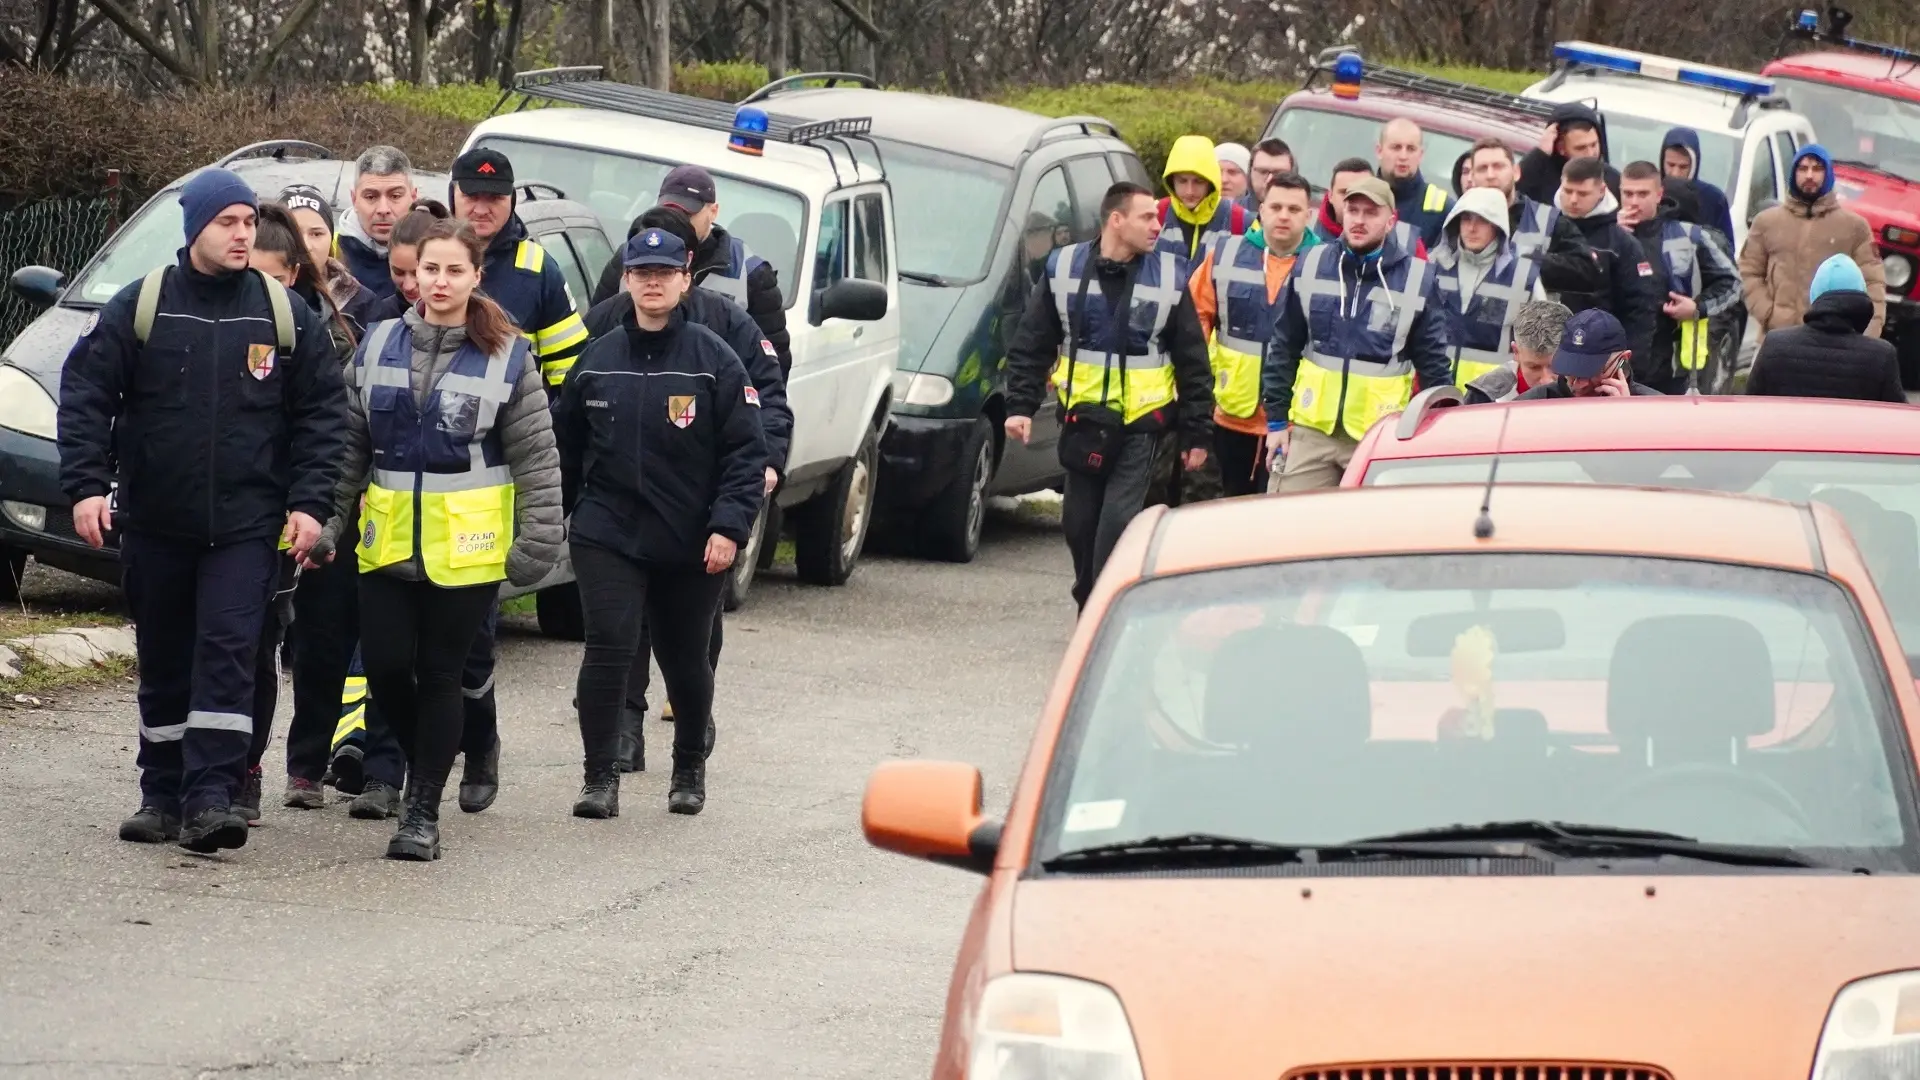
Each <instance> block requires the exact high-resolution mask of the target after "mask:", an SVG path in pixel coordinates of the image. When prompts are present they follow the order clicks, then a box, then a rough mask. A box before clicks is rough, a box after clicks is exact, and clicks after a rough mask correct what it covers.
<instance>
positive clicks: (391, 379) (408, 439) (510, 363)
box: [354, 319, 530, 587]
mask: <svg viewBox="0 0 1920 1080" xmlns="http://www.w3.org/2000/svg"><path fill="white" fill-rule="evenodd" d="M404 331H405V326H404V324H403V323H402V322H401V321H400V320H398V319H393V320H388V321H386V322H382V323H379V324H377V325H376V326H374V327H373V328H372V329H371V330H369V331H368V332H367V340H366V342H365V345H364V348H363V349H362V350H361V351H360V352H359V353H357V354H356V355H355V357H354V384H355V387H356V388H357V389H358V392H359V394H360V403H361V407H362V408H363V409H364V410H365V412H366V415H367V430H368V437H369V439H370V441H371V442H372V445H373V460H374V461H376V462H380V463H383V464H385V465H387V466H388V467H386V468H374V469H372V470H371V472H370V474H369V476H368V484H367V493H366V514H365V517H364V519H363V520H364V522H365V524H364V525H363V526H362V529H361V535H360V569H361V570H362V571H372V570H378V569H380V568H382V567H386V566H392V565H395V564H396V563H401V562H406V561H408V560H410V559H412V558H414V557H415V556H416V555H418V556H419V558H420V562H421V565H422V566H423V567H424V568H425V570H426V573H427V578H428V580H430V581H432V582H433V583H434V584H436V585H442V586H447V587H457V586H462V585H484V584H486V583H488V582H493V581H499V580H501V579H503V578H505V577H506V568H507V551H508V549H509V548H511V547H512V546H513V526H514V520H513V514H514V485H513V472H512V470H511V469H510V468H509V467H508V466H507V464H506V458H505V454H504V450H503V447H502V446H501V438H500V432H499V430H498V428H497V427H496V421H497V420H498V418H499V415H500V408H501V406H503V405H505V404H506V403H507V402H508V401H510V400H512V397H513V388H514V386H515V384H516V383H518V382H519V379H520V375H521V372H522V371H523V370H525V367H526V365H527V364H528V363H529V362H530V360H529V350H528V347H527V345H526V342H525V340H524V339H522V338H517V337H516V338H514V339H513V341H512V342H511V343H510V344H509V345H508V347H507V348H506V349H504V350H502V351H500V352H498V353H495V354H493V355H492V356H487V355H484V354H482V353H481V352H480V350H479V349H478V348H477V347H475V346H474V345H472V344H471V343H467V344H463V345H462V346H461V347H460V349H459V351H458V352H456V353H455V354H454V356H453V359H452V361H451V362H450V363H448V365H447V368H446V371H445V372H444V373H442V374H441V376H440V377H439V379H438V380H436V381H435V382H434V384H433V389H432V391H431V392H430V393H429V394H428V396H427V400H426V403H425V405H424V406H420V405H417V404H416V403H415V402H414V398H413V376H412V359H413V342H412V335H411V334H410V333H407V332H404ZM435 440H438V442H437V443H436V442H435ZM462 458H464V459H465V460H464V462H461V460H460V459H462ZM462 464H464V468H461V467H460V466H461V465H462Z"/></svg>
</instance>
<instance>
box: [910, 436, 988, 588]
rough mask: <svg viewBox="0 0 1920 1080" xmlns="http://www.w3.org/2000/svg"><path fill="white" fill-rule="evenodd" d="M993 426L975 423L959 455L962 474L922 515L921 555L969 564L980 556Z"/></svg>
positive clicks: (929, 504)
mask: <svg viewBox="0 0 1920 1080" xmlns="http://www.w3.org/2000/svg"><path fill="white" fill-rule="evenodd" d="M993 459H994V445H993V424H992V423H991V422H990V421H988V420H987V418H986V417H984V416H982V417H979V418H977V419H976V420H974V422H973V427H972V429H971V430H969V431H968V432H967V442H966V446H965V448H964V449H963V450H962V451H961V455H960V460H961V462H962V463H963V466H962V468H963V471H962V472H961V473H960V474H959V475H958V476H955V477H954V478H953V480H952V482H951V483H949V484H948V485H947V486H946V488H945V489H944V490H942V491H941V492H940V494H938V495H935V496H934V497H933V501H932V502H931V503H928V504H927V507H926V509H925V510H923V511H921V514H920V524H919V533H920V536H919V540H920V553H921V554H923V555H925V556H926V557H927V558H930V559H940V560H942V561H944V562H954V563H966V562H972V561H973V557H974V556H975V555H977V554H979V553H980V532H981V529H982V527H983V526H984V524H985V522H986V519H987V485H989V484H991V483H992V482H993V464H994V461H993Z"/></svg>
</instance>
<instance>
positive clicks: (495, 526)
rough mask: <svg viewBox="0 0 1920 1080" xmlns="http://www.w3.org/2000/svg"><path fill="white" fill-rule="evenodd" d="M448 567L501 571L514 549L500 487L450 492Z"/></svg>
mask: <svg viewBox="0 0 1920 1080" xmlns="http://www.w3.org/2000/svg"><path fill="white" fill-rule="evenodd" d="M443 498H445V500H446V507H447V533H448V540H449V543H448V551H447V565H448V566H449V567H451V568H453V569H455V570H473V569H479V568H483V567H495V568H499V569H501V570H504V569H505V568H506V565H507V549H508V548H509V547H512V546H513V529H512V525H511V524H510V519H509V517H508V513H509V508H510V505H511V504H510V502H509V501H508V499H507V498H506V497H505V493H504V492H502V491H501V490H500V489H499V488H487V489H484V490H481V491H449V492H447V493H446V495H445V496H443Z"/></svg>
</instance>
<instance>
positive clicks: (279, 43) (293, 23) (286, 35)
mask: <svg viewBox="0 0 1920 1080" xmlns="http://www.w3.org/2000/svg"><path fill="white" fill-rule="evenodd" d="M319 10H320V0H300V4H299V6H298V7H295V8H294V9H293V10H292V11H291V12H289V13H288V14H287V17H286V18H285V19H282V20H281V22H280V28H279V29H278V30H275V31H274V32H273V37H272V38H270V39H269V40H268V41H267V44H266V46H265V47H264V48H262V49H261V50H260V55H258V56H256V57H254V58H253V66H252V67H251V68H249V69H248V70H247V81H248V82H250V83H257V82H259V81H260V80H262V79H264V78H266V77H267V72H268V71H269V70H271V69H272V68H273V62H274V61H275V60H278V59H279V58H280V51H281V50H282V49H285V48H286V47H287V43H288V42H290V41H292V40H293V39H294V38H295V37H296V36H298V35H299V33H300V31H302V30H304V29H306V26H307V23H309V22H311V21H312V20H313V17H314V15H315V14H317V13H318V12H319Z"/></svg>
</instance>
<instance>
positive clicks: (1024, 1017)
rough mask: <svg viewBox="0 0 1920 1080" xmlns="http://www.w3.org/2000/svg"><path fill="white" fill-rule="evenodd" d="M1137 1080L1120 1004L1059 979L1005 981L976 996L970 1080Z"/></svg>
mask: <svg viewBox="0 0 1920 1080" xmlns="http://www.w3.org/2000/svg"><path fill="white" fill-rule="evenodd" d="M1045 1076H1071V1077H1075V1078H1077V1080H1141V1070H1140V1052H1139V1051H1138V1050H1137V1049H1135V1047H1134V1045H1133V1028H1132V1026H1131V1025H1129V1024H1128V1023H1127V1011H1126V1010H1125V1009H1123V1008H1121V1006H1120V998H1119V997H1118V996H1117V995H1116V994H1114V992H1113V991H1112V990H1109V989H1107V988H1106V987H1104V986H1102V985H1100V984H1099V983H1092V982H1086V981H1084V980H1081V979H1069V978H1066V977H1065V976H1061V975H1026V974H1016V975H1002V976H1001V977H999V978H997V979H995V980H993V981H992V982H990V983H988V984H987V987H986V989H985V990H984V991H982V992H981V994H980V1009H979V1012H978V1013H977V1014H976V1015H975V1019H974V1026H973V1056H972V1060H971V1061H970V1062H969V1064H968V1066H967V1078H968V1080H1037V1078H1039V1077H1045Z"/></svg>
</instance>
